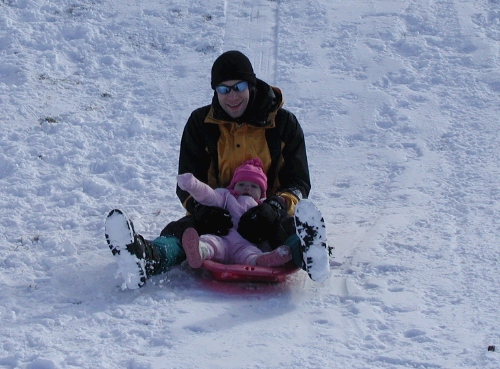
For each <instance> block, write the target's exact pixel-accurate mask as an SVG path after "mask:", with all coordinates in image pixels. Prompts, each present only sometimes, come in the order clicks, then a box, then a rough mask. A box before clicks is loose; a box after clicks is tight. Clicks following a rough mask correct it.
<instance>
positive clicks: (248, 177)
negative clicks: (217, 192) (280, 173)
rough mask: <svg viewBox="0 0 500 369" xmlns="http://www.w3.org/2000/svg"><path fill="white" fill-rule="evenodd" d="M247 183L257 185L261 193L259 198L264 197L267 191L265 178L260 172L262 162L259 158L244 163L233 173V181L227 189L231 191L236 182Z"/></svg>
mask: <svg viewBox="0 0 500 369" xmlns="http://www.w3.org/2000/svg"><path fill="white" fill-rule="evenodd" d="M242 181H248V182H253V183H256V184H258V185H259V187H260V190H261V191H262V194H261V197H263V198H264V197H266V191H267V176H266V175H265V174H264V171H263V170H262V162H261V161H260V159H259V158H254V159H250V160H246V161H244V162H243V163H242V164H241V165H240V166H239V167H238V168H236V170H235V171H234V175H233V179H232V180H231V183H230V184H229V186H228V187H227V188H228V189H230V190H232V189H233V188H234V185H235V184H236V183H237V182H242Z"/></svg>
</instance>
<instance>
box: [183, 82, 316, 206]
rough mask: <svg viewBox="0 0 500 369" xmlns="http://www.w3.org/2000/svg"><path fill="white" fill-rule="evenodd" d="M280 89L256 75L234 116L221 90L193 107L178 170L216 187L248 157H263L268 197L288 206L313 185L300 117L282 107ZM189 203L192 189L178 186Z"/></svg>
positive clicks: (224, 183)
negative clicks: (223, 104) (243, 105)
mask: <svg viewBox="0 0 500 369" xmlns="http://www.w3.org/2000/svg"><path fill="white" fill-rule="evenodd" d="M282 105H283V97H282V94H281V91H280V90H279V89H278V88H276V87H271V86H269V85H268V84H267V83H265V82H263V81H261V80H259V79H258V80H257V85H256V88H255V89H253V90H252V91H251V93H250V101H249V104H248V107H247V109H246V112H245V114H244V115H243V116H242V117H240V118H238V119H233V118H231V117H229V115H227V114H226V112H224V110H223V109H222V107H221V106H220V104H219V102H218V99H217V96H216V95H214V98H213V100H212V104H211V105H207V106H204V107H201V108H199V109H196V110H195V111H193V112H192V113H191V116H190V117H189V119H188V121H187V123H186V126H185V127H184V132H183V135H182V140H181V147H180V155H179V170H178V172H179V174H182V173H188V172H189V173H193V174H194V176H195V177H196V178H198V179H199V180H200V181H202V182H205V183H207V184H208V185H209V186H211V187H212V188H217V187H227V186H228V185H229V183H230V181H231V178H232V176H233V173H234V170H235V169H236V167H238V166H239V165H240V164H241V163H242V162H243V161H244V160H247V159H251V158H254V157H258V158H260V160H261V161H262V163H263V165H264V171H265V173H266V174H267V182H268V190H267V197H269V196H272V195H275V194H277V195H280V196H282V197H283V198H285V199H286V201H287V204H288V211H289V213H290V214H292V213H293V209H294V205H295V204H296V203H297V201H298V200H299V199H301V198H307V196H308V195H309V191H310V189H311V183H310V178H309V168H308V163H307V155H306V147H305V141H304V133H303V131H302V128H301V127H300V124H299V122H298V121H297V118H296V117H295V116H294V115H293V114H292V113H290V112H289V111H287V110H285V109H283V108H282ZM177 196H178V197H179V199H180V200H181V202H182V203H183V205H184V206H185V202H186V200H187V199H188V198H189V196H190V195H189V193H187V192H186V191H183V190H181V189H180V188H179V187H177Z"/></svg>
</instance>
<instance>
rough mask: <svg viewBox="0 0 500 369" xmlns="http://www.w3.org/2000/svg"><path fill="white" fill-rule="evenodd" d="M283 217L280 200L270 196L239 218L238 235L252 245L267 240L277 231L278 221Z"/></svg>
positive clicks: (282, 206)
mask: <svg viewBox="0 0 500 369" xmlns="http://www.w3.org/2000/svg"><path fill="white" fill-rule="evenodd" d="M285 215H286V211H285V206H284V204H283V202H282V199H281V198H280V197H279V196H272V197H270V198H269V199H267V200H265V201H264V202H263V203H262V204H260V205H257V206H255V207H253V208H251V209H249V210H248V211H247V212H246V213H245V214H243V215H242V216H241V218H240V222H239V223H238V233H239V234H240V235H241V236H242V237H243V238H245V239H247V240H248V241H250V242H252V243H261V242H262V241H266V240H269V239H271V238H272V237H273V235H275V234H276V232H277V231H278V227H279V220H280V219H281V218H282V217H283V216H285Z"/></svg>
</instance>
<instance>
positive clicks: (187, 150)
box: [176, 107, 211, 205]
mask: <svg viewBox="0 0 500 369" xmlns="http://www.w3.org/2000/svg"><path fill="white" fill-rule="evenodd" d="M208 109H209V107H203V108H199V109H197V110H195V111H194V112H192V113H191V116H190V117H189V119H188V121H187V123H186V125H185V126H184V131H183V133H182V138H181V145H180V151H179V167H178V174H183V173H193V175H194V176H195V177H196V178H197V179H199V180H200V181H202V182H204V183H207V182H208V173H209V168H210V163H211V159H210V156H209V154H208V151H207V143H206V137H207V135H206V132H204V127H203V126H204V124H203V121H204V119H205V116H206V115H207V112H208ZM176 193H177V197H179V200H180V201H181V203H182V204H183V205H184V203H185V201H186V200H187V199H188V197H189V196H190V195H189V193H188V192H187V191H183V190H181V189H180V187H179V186H177V189H176Z"/></svg>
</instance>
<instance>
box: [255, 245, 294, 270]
mask: <svg viewBox="0 0 500 369" xmlns="http://www.w3.org/2000/svg"><path fill="white" fill-rule="evenodd" d="M290 260H292V251H291V249H290V247H288V246H286V245H283V246H280V247H278V248H277V249H275V250H273V251H271V252H266V253H263V254H260V255H258V256H257V257H256V258H255V265H258V266H267V267H274V266H278V265H283V264H285V263H287V262H289V261H290Z"/></svg>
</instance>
